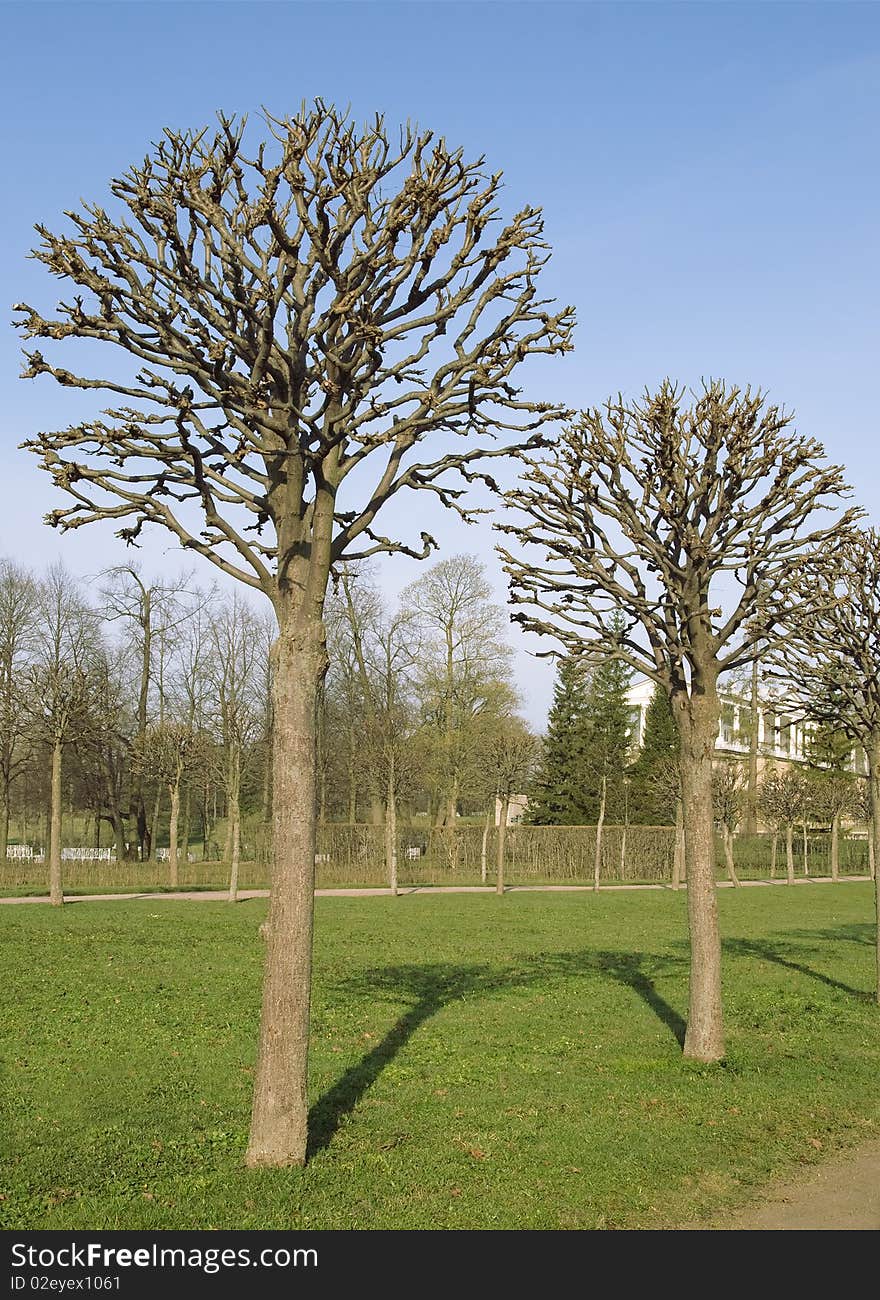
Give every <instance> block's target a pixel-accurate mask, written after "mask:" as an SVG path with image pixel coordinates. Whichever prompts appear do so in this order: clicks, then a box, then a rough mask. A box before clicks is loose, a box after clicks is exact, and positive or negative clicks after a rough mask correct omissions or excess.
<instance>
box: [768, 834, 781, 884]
mask: <svg viewBox="0 0 880 1300" xmlns="http://www.w3.org/2000/svg"><path fill="white" fill-rule="evenodd" d="M778 849H779V830H778V829H777V830H775V831H774V832H773V842H772V844H771V845H770V879H771V880H772V879H773V878H774V876H775V875H776V854H777V851H778Z"/></svg>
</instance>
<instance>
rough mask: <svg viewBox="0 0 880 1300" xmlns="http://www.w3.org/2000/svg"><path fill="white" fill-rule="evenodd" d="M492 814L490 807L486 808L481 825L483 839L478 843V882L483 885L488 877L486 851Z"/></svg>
mask: <svg viewBox="0 0 880 1300" xmlns="http://www.w3.org/2000/svg"><path fill="white" fill-rule="evenodd" d="M492 812H493V809H492V808H491V807H490V808H488V809H487V811H486V820H485V822H484V823H483V838H482V840H481V841H480V880H481V882H482V883H483V884H484V885H485V883H486V878H487V876H488V869H487V866H486V849H487V846H488V842H489V828H490V827H491V825H492Z"/></svg>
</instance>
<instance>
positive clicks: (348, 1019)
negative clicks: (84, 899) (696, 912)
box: [0, 883, 880, 1229]
mask: <svg viewBox="0 0 880 1300" xmlns="http://www.w3.org/2000/svg"><path fill="white" fill-rule="evenodd" d="M719 904H720V908H721V915H722V927H723V933H724V935H725V968H724V977H725V1006H726V1013H727V1022H728V1048H729V1056H728V1059H727V1061H726V1063H725V1064H724V1065H721V1066H715V1067H700V1066H696V1065H693V1064H689V1063H686V1062H684V1060H683V1059H682V1056H681V1051H680V1047H679V1042H678V1039H679V1038H680V1036H681V1034H682V1031H683V1016H684V1014H685V1011H686V1006H687V944H686V924H685V906H686V900H685V897H684V895H683V894H679V895H676V894H673V893H671V892H661V893H656V892H647V893H632V894H614V895H610V894H609V895H604V896H603V895H599V896H598V897H595V896H592V895H583V894H580V895H542V894H514V895H508V896H506V897H503V898H497V897H494V896H483V895H476V896H474V895H472V896H461V895H459V896H446V897H444V896H436V895H435V896H426V895H423V896H412V897H404V898H400V899H397V900H393V899H390V898H367V899H342V898H339V899H319V900H318V902H317V904H316V907H317V941H316V954H315V993H314V1005H313V1051H312V1088H311V1095H312V1098H313V1102H314V1104H313V1112H312V1120H313V1136H312V1148H313V1150H312V1157H311V1160H310V1163H309V1165H308V1166H307V1167H306V1169H305V1170H285V1171H280V1172H277V1171H275V1172H266V1171H262V1172H259V1173H252V1172H247V1171H245V1170H244V1169H243V1168H242V1166H241V1160H242V1155H243V1152H244V1147H245V1143H246V1137H247V1125H248V1118H249V1113H248V1112H249V1103H250V1092H251V1086H252V1067H253V1060H254V1051H255V1045H256V1037H257V1023H258V1011H259V984H260V976H261V964H262V956H263V953H262V944H261V941H260V939H259V937H258V934H257V927H258V925H259V923H260V922H261V921H262V919H263V918H264V916H265V903H264V902H261V901H255V902H249V903H242V904H239V905H237V906H230V905H228V904H222V903H174V902H163V903H162V904H161V905H158V906H157V905H156V904H153V903H152V902H151V901H150V900H141V901H137V902H121V903H104V904H93V903H77V904H75V905H72V906H68V907H66V908H65V909H64V910H63V911H61V912H58V911H55V910H53V909H50V908H48V907H42V906H40V907H29V906H22V907H4V908H2V909H0V927H2V932H3V942H2V964H3V1007H4V1011H3V1018H4V1024H3V1042H4V1044H5V1049H4V1063H3V1079H2V1086H3V1110H4V1116H3V1124H2V1128H3V1133H4V1138H3V1141H4V1144H5V1150H4V1151H3V1153H2V1157H3V1175H2V1200H0V1214H2V1219H0V1223H2V1226H5V1227H7V1228H66V1229H71V1228H104V1229H108V1228H144V1229H155V1228H208V1227H224V1228H288V1227H303V1228H424V1227H439V1228H485V1229H491V1228H563V1229H565V1228H638V1227H663V1226H672V1225H682V1224H685V1223H688V1222H692V1221H699V1219H700V1217H701V1216H704V1215H708V1214H710V1213H713V1212H717V1211H718V1210H719V1208H721V1207H724V1206H725V1205H734V1204H737V1203H739V1202H741V1201H743V1200H744V1199H746V1198H747V1197H748V1196H749V1195H750V1194H751V1193H753V1191H754V1189H755V1188H756V1187H759V1186H760V1185H762V1184H763V1183H765V1182H766V1181H767V1180H769V1179H770V1178H772V1177H774V1176H775V1175H778V1174H781V1173H788V1172H790V1171H791V1169H792V1166H797V1165H799V1164H802V1163H812V1162H815V1161H818V1160H820V1159H822V1158H824V1157H826V1156H827V1155H828V1154H829V1153H830V1152H832V1151H833V1150H835V1149H836V1148H839V1147H842V1146H848V1145H852V1144H855V1143H858V1142H859V1141H860V1140H862V1139H863V1138H867V1137H870V1136H872V1135H875V1134H876V1133H877V1132H878V1131H880V1095H878V1092H877V1087H876V1080H877V1073H878V1064H880V1011H878V1008H877V1007H876V1005H874V1003H873V1002H872V996H871V991H872V980H873V933H874V932H873V926H872V924H871V916H872V887H871V886H870V885H867V884H855V883H848V884H841V885H838V886H835V887H831V886H816V887H815V888H812V887H803V888H800V889H796V890H786V889H773V890H770V889H754V890H742V891H733V890H730V891H723V892H722V893H720V894H719Z"/></svg>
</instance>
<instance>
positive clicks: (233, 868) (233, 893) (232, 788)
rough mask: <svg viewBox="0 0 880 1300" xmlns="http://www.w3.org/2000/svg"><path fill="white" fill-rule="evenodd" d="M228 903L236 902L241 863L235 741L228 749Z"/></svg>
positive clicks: (238, 769)
mask: <svg viewBox="0 0 880 1300" xmlns="http://www.w3.org/2000/svg"><path fill="white" fill-rule="evenodd" d="M228 803H229V901H230V903H235V902H237V901H238V872H239V865H240V862H241V750H240V748H239V746H238V742H237V741H233V743H232V745H231V746H230V749H229V800H228Z"/></svg>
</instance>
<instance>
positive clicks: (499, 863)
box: [495, 794, 510, 894]
mask: <svg viewBox="0 0 880 1300" xmlns="http://www.w3.org/2000/svg"><path fill="white" fill-rule="evenodd" d="M509 809H510V795H508V794H502V796H501V811H500V813H499V814H498V853H497V858H496V863H495V866H496V871H495V892H496V894H503V893H504V850H505V848H506V847H507V813H508V810H509Z"/></svg>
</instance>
